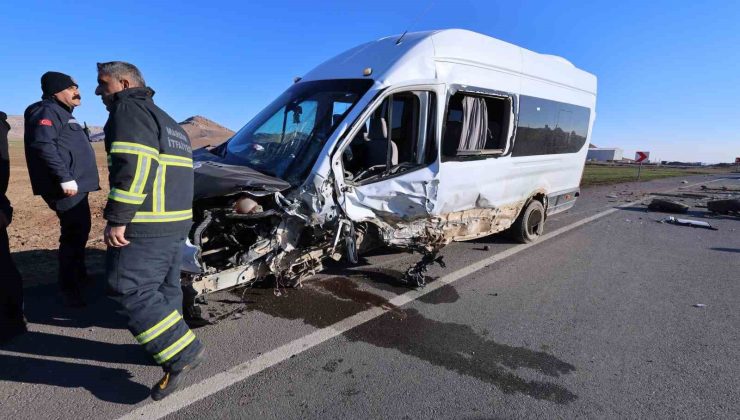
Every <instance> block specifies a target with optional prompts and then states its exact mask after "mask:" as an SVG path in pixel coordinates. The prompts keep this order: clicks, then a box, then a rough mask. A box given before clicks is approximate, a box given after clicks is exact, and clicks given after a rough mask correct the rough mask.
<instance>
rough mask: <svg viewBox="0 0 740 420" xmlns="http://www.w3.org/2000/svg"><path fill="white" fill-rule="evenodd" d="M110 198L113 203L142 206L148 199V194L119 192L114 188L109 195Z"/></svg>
mask: <svg viewBox="0 0 740 420" xmlns="http://www.w3.org/2000/svg"><path fill="white" fill-rule="evenodd" d="M108 198H109V199H110V200H113V201H118V202H121V203H127V204H142V203H143V202H144V200H145V199H146V194H137V193H135V192H133V191H125V190H119V189H118V188H113V189H112V190H110V193H109V194H108Z"/></svg>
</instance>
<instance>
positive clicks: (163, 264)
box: [105, 234, 203, 372]
mask: <svg viewBox="0 0 740 420" xmlns="http://www.w3.org/2000/svg"><path fill="white" fill-rule="evenodd" d="M126 239H127V240H128V241H129V244H128V245H126V246H123V247H120V248H114V247H108V252H107V253H106V260H105V264H106V273H107V277H108V278H107V282H108V289H109V295H110V296H111V297H112V298H113V300H115V301H117V302H118V303H119V304H120V305H121V307H122V308H123V309H122V313H123V315H125V316H126V317H127V318H128V328H129V330H130V331H131V333H132V334H133V335H134V337H135V338H136V340H137V341H138V342H139V344H141V345H143V346H144V349H145V350H146V351H147V352H148V353H149V354H151V355H152V356H153V357H154V360H155V361H156V362H157V363H158V364H160V365H161V366H162V367H163V368H164V370H165V371H166V372H173V371H174V372H177V371H179V370H182V368H183V367H185V366H186V365H188V364H189V363H190V362H191V361H192V360H193V359H194V358H195V355H196V354H197V353H198V351H199V350H200V348H201V347H202V346H203V345H202V344H201V342H200V340H198V339H197V338H196V337H195V334H193V332H192V331H190V328H188V326H187V324H185V321H184V320H183V319H182V289H181V288H180V264H181V260H182V245H183V242H184V241H185V234H178V235H170V236H159V237H131V238H129V237H127V238H126Z"/></svg>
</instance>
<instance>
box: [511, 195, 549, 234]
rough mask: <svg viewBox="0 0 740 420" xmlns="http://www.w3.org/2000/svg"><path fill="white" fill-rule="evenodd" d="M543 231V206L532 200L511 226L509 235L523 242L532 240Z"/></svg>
mask: <svg viewBox="0 0 740 420" xmlns="http://www.w3.org/2000/svg"><path fill="white" fill-rule="evenodd" d="M544 231H545V206H543V205H542V203H540V202H539V201H537V200H532V201H530V202H529V204H527V207H526V208H525V209H524V211H522V213H521V214H520V215H519V217H518V218H517V219H516V221H515V222H514V224H513V225H512V226H511V236H512V238H514V240H516V241H518V242H521V243H523V244H528V243H530V242H534V241H536V240H537V239H539V237H540V236H541V235H542V233H543V232H544Z"/></svg>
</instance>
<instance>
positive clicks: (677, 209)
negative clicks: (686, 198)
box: [648, 198, 689, 213]
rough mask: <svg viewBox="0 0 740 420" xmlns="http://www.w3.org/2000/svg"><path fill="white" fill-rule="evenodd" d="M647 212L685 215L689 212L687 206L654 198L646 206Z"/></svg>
mask: <svg viewBox="0 0 740 420" xmlns="http://www.w3.org/2000/svg"><path fill="white" fill-rule="evenodd" d="M648 210H651V211H662V212H666V213H686V212H688V211H689V206H687V205H686V204H682V203H678V202H676V201H672V200H664V199H662V198H654V199H653V201H651V202H650V204H648Z"/></svg>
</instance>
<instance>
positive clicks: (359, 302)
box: [235, 277, 578, 404]
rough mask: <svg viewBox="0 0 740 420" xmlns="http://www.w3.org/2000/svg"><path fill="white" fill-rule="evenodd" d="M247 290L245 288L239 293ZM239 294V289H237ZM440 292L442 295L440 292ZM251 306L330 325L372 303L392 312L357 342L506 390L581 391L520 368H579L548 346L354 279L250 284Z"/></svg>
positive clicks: (354, 336)
mask: <svg viewBox="0 0 740 420" xmlns="http://www.w3.org/2000/svg"><path fill="white" fill-rule="evenodd" d="M239 293H243V292H241V291H240V292H239ZM235 294H236V292H235ZM437 294H439V296H437ZM243 296H245V300H247V304H246V307H245V309H246V311H259V312H263V313H266V314H268V315H271V316H274V317H279V318H284V319H289V320H297V319H300V320H303V322H304V323H306V324H308V325H311V326H314V327H317V328H324V327H327V326H330V325H333V324H335V323H337V322H339V321H341V320H343V319H345V318H347V317H349V316H352V315H355V314H357V313H359V312H361V311H363V310H366V309H368V308H372V307H381V308H384V309H386V310H388V313H386V314H385V315H383V316H381V317H380V318H378V319H375V320H373V321H371V322H369V323H367V324H364V325H362V326H360V327H357V328H355V329H353V330H350V331H348V332H346V333H345V334H344V336H345V337H346V338H348V339H349V340H351V341H358V342H365V343H368V344H371V345H374V346H377V347H382V348H388V349H395V350H398V351H400V352H401V353H403V354H407V355H409V356H412V357H415V358H418V359H420V360H424V361H427V362H429V363H432V364H433V365H435V366H439V367H442V368H445V369H447V370H450V371H453V372H457V373H459V374H462V375H466V376H470V377H473V378H476V379H478V380H481V381H484V382H486V383H489V384H491V385H493V386H495V387H497V388H498V389H500V390H501V391H502V392H504V393H522V394H525V395H528V396H530V397H533V398H536V399H541V400H547V401H552V402H555V403H558V404H567V403H570V402H572V401H575V400H576V399H577V398H578V396H577V395H575V394H574V393H572V392H571V391H569V390H568V389H566V388H565V387H563V386H561V385H559V384H556V383H552V382H547V381H541V380H529V379H525V378H523V377H520V376H518V375H517V374H516V373H515V372H514V371H515V370H517V369H520V368H527V369H531V370H533V371H535V372H538V373H540V374H544V375H546V376H550V377H559V376H561V375H566V374H569V373H572V372H574V371H575V370H576V367H575V366H573V365H572V364H569V363H567V362H564V361H562V360H560V359H558V358H557V357H555V356H553V355H550V354H548V353H545V352H542V351H534V350H531V349H528V348H525V347H515V346H509V345H506V344H499V343H496V342H495V341H493V340H491V339H489V338H488V337H486V336H485V334H478V333H476V332H475V331H474V330H473V329H472V328H471V327H470V326H468V325H463V324H457V323H451V322H442V321H437V320H433V319H428V318H426V317H424V316H423V315H422V314H421V313H419V312H418V311H417V310H415V309H403V308H399V307H395V306H394V305H392V304H391V303H390V302H389V301H388V300H387V299H386V298H384V297H382V296H379V295H376V294H374V293H371V292H368V291H366V290H361V289H359V287H358V286H357V285H356V284H354V283H353V281H352V280H351V279H348V278H341V277H331V278H327V279H319V280H316V281H312V282H310V283H307V284H305V285H304V287H303V288H301V289H291V290H289V291H288V296H280V297H276V296H273V294H272V293H271V291H268V290H267V289H266V288H262V289H260V288H256V289H247V293H245V294H244V295H243ZM458 297H459V296H458V295H457V293H456V292H450V290H449V288H448V287H447V286H446V287H442V288H440V289H438V290H435V291H434V292H432V293H429V295H428V298H427V299H426V301H428V302H429V303H432V304H437V303H449V302H454V301H456V300H457V299H458Z"/></svg>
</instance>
